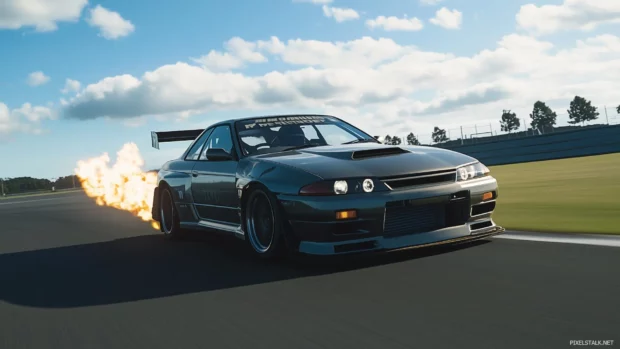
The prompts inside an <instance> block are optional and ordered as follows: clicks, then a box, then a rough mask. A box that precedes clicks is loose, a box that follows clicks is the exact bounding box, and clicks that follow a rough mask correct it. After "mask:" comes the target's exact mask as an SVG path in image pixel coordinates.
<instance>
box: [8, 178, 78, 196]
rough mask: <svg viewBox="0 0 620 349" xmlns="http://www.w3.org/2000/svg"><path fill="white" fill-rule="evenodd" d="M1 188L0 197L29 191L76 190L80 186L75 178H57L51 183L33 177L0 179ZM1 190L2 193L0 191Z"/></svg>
mask: <svg viewBox="0 0 620 349" xmlns="http://www.w3.org/2000/svg"><path fill="white" fill-rule="evenodd" d="M0 181H1V182H2V183H0V185H1V186H2V187H1V188H0V195H2V193H4V194H17V193H24V192H29V191H37V190H52V187H53V188H54V189H55V190H58V189H69V188H74V187H75V188H77V187H79V186H80V181H79V180H78V179H77V177H76V176H64V177H59V178H57V179H56V180H55V181H51V180H49V179H45V178H33V177H16V178H6V179H0ZM2 190H3V191H2Z"/></svg>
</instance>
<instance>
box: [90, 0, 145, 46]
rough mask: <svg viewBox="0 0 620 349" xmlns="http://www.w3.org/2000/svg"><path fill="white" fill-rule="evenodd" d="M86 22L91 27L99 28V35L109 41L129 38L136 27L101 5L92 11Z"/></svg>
mask: <svg viewBox="0 0 620 349" xmlns="http://www.w3.org/2000/svg"><path fill="white" fill-rule="evenodd" d="M86 21H87V22H88V24H90V26H92V27H96V28H99V35H101V36H102V37H104V38H105V39H108V40H114V39H118V38H121V37H124V36H127V35H129V34H131V33H133V31H134V30H135V26H134V25H133V24H132V23H131V22H130V21H128V20H126V19H124V18H123V17H121V15H120V14H119V13H118V12H114V11H110V10H108V9H106V8H104V7H102V6H101V5H97V6H96V7H95V8H93V9H91V10H90V16H89V17H88V18H87V19H86Z"/></svg>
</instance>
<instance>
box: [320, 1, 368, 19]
mask: <svg viewBox="0 0 620 349" xmlns="http://www.w3.org/2000/svg"><path fill="white" fill-rule="evenodd" d="M323 15H324V16H325V17H327V18H333V19H334V20H336V22H338V23H342V22H345V21H351V20H354V19H359V18H360V15H359V13H357V11H355V10H354V9H352V8H340V7H330V6H327V5H323Z"/></svg>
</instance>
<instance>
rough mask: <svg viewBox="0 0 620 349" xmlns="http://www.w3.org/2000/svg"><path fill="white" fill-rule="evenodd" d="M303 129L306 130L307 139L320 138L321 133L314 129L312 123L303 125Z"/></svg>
mask: <svg viewBox="0 0 620 349" xmlns="http://www.w3.org/2000/svg"><path fill="white" fill-rule="evenodd" d="M301 129H302V130H303V131H304V135H305V136H306V138H307V139H309V140H313V139H316V140H318V139H319V135H318V134H317V133H316V130H315V129H314V127H312V125H303V126H301Z"/></svg>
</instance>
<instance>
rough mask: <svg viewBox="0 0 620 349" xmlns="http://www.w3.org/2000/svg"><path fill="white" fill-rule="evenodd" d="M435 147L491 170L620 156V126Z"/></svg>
mask: <svg viewBox="0 0 620 349" xmlns="http://www.w3.org/2000/svg"><path fill="white" fill-rule="evenodd" d="M436 146H437V147H441V148H444V149H450V150H454V151H457V152H459V153H463V154H466V155H469V156H472V157H475V158H476V159H478V160H480V161H481V162H483V163H484V164H486V165H489V166H494V165H505V164H513V163H522V162H532V161H542V160H554V159H564V158H571V157H580V156H589V155H602V154H609V153H618V152H620V125H614V126H601V127H592V128H585V129H580V130H572V131H565V132H560V133H548V134H544V135H538V136H531V137H527V138H518V139H506V140H501V141H494V142H488V143H479V144H470V145H462V146H442V145H441V144H438V145H436Z"/></svg>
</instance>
